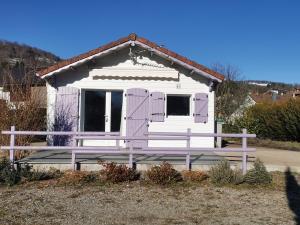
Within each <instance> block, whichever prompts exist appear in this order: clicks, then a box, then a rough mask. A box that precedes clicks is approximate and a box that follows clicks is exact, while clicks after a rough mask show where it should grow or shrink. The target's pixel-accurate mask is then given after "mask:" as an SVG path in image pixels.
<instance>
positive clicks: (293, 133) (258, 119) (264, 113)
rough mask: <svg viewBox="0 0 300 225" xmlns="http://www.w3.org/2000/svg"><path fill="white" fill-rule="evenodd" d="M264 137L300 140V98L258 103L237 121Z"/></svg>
mask: <svg viewBox="0 0 300 225" xmlns="http://www.w3.org/2000/svg"><path fill="white" fill-rule="evenodd" d="M235 126H237V127H239V128H240V129H241V128H247V129H248V131H249V132H250V133H255V134H257V137H259V138H262V139H271V140H278V141H296V142H300V100H289V101H287V102H278V103H268V102H266V103H262V104H256V105H254V106H252V107H250V108H248V109H247V110H246V111H245V112H244V115H243V116H242V117H241V118H239V119H237V120H236V121H235Z"/></svg>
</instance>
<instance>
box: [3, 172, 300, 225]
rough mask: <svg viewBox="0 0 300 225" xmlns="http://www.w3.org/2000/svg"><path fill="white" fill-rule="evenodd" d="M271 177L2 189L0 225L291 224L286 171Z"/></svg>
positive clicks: (292, 219)
mask: <svg viewBox="0 0 300 225" xmlns="http://www.w3.org/2000/svg"><path fill="white" fill-rule="evenodd" d="M274 176H275V177H274ZM273 177H274V178H273V181H274V182H276V183H273V184H272V185H269V186H247V185H239V186H232V187H228V186H227V187H214V186H212V185H210V184H209V183H205V182H204V183H203V182H202V183H200V184H197V183H190V184H189V185H186V184H184V183H176V184H175V185H169V186H164V187H161V186H153V185H147V184H144V183H140V182H132V183H123V184H113V185H109V186H106V185H101V186H99V185H91V184H86V185H84V186H53V185H51V186H37V183H35V184H27V185H26V186H24V185H22V186H16V187H14V188H10V189H7V188H0V205H2V207H1V209H0V224H7V225H9V224H45V225H46V224H62V225H63V224H70V223H72V224H75V225H76V224H133V225H135V224H139V225H140V224H155V225H157V224H207V225H209V224H274V225H275V224H288V225H289V224H295V221H294V215H293V212H292V211H291V210H290V209H289V206H288V200H287V197H286V192H285V177H284V174H282V173H274V174H273ZM49 182H50V181H49Z"/></svg>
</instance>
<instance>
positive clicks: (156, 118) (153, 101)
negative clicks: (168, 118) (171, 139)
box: [149, 92, 165, 122]
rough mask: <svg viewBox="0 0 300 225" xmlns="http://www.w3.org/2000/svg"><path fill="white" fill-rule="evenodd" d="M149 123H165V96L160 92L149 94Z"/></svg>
mask: <svg viewBox="0 0 300 225" xmlns="http://www.w3.org/2000/svg"><path fill="white" fill-rule="evenodd" d="M149 110H150V115H149V116H150V121H151V122H164V121H165V94H164V93H162V92H152V93H151V94H150V109H149Z"/></svg>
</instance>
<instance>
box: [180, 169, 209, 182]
mask: <svg viewBox="0 0 300 225" xmlns="http://www.w3.org/2000/svg"><path fill="white" fill-rule="evenodd" d="M181 174H182V178H183V180H184V181H190V182H202V181H204V180H206V179H207V178H208V174H207V173H205V172H203V171H189V170H185V171H182V173H181Z"/></svg>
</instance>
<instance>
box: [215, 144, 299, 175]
mask: <svg viewBox="0 0 300 225" xmlns="http://www.w3.org/2000/svg"><path fill="white" fill-rule="evenodd" d="M228 147H240V146H239V145H230V146H228ZM256 150H257V151H256V152H254V153H249V161H253V160H254V159H255V158H256V157H257V158H259V159H260V160H261V161H263V162H264V164H265V165H266V167H267V168H268V170H269V171H282V172H284V171H286V169H287V168H288V167H289V168H290V169H291V170H292V171H294V172H298V173H300V152H297V151H290V150H281V149H273V148H263V147H257V148H256ZM220 155H224V156H226V157H227V158H228V159H230V160H236V161H241V153H221V154H220Z"/></svg>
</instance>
